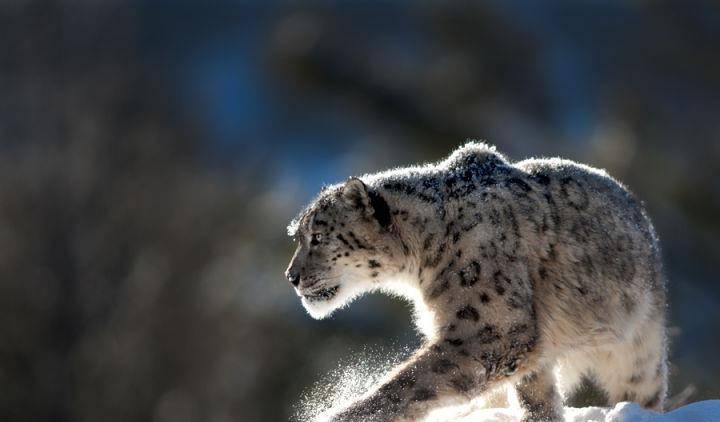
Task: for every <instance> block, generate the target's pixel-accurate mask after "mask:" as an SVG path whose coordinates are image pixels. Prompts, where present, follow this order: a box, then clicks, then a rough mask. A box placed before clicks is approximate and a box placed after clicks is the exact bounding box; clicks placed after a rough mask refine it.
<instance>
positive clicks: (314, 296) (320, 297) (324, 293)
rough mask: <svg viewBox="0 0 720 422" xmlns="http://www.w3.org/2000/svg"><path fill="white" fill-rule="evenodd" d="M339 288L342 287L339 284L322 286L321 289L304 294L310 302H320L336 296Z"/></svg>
mask: <svg viewBox="0 0 720 422" xmlns="http://www.w3.org/2000/svg"><path fill="white" fill-rule="evenodd" d="M338 289H340V285H339V284H338V285H335V286H332V287H324V288H322V289H320V290H316V291H314V292H312V293H308V294H303V297H304V298H305V300H307V301H308V302H320V301H325V300H330V299H332V298H333V297H334V296H335V294H336V293H337V291H338Z"/></svg>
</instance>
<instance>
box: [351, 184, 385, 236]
mask: <svg viewBox="0 0 720 422" xmlns="http://www.w3.org/2000/svg"><path fill="white" fill-rule="evenodd" d="M342 197H343V199H344V200H345V202H346V203H347V204H348V205H350V206H352V207H353V208H356V209H358V210H362V211H363V212H364V213H365V215H366V216H368V217H371V216H372V217H373V218H375V219H376V220H377V222H378V224H379V225H380V226H381V227H383V228H386V229H387V228H389V227H390V223H391V222H392V219H391V217H390V207H389V206H388V204H387V202H386V201H385V198H383V197H382V195H380V194H379V193H377V192H375V191H373V190H371V189H368V187H367V185H365V183H363V181H362V180H360V179H358V178H357V177H351V178H349V179H348V180H347V182H345V185H344V186H343V188H342Z"/></svg>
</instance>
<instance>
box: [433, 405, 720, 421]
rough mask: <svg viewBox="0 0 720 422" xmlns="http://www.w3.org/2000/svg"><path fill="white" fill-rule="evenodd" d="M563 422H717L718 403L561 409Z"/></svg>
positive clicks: (468, 415)
mask: <svg viewBox="0 0 720 422" xmlns="http://www.w3.org/2000/svg"><path fill="white" fill-rule="evenodd" d="M521 416H522V411H521V410H520V409H519V408H507V409H475V408H473V407H472V406H470V407H464V408H449V409H441V410H438V411H435V412H433V413H432V414H431V415H430V417H429V418H428V419H427V420H426V422H444V421H455V422H470V421H486V422H517V421H520V418H521ZM565 421H566V422H676V421H682V422H711V421H720V400H706V401H701V402H697V403H692V404H689V405H687V406H683V407H681V408H678V409H675V410H673V411H672V412H668V413H657V412H652V411H649V410H645V409H643V408H641V407H640V406H639V405H638V404H636V403H629V402H623V403H618V404H617V405H616V406H615V407H614V408H611V409H610V408H601V407H585V408H572V407H566V408H565Z"/></svg>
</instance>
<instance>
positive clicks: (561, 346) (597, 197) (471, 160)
mask: <svg viewBox="0 0 720 422" xmlns="http://www.w3.org/2000/svg"><path fill="white" fill-rule="evenodd" d="M288 234H289V235H290V236H292V238H294V240H295V241H296V242H297V250H296V251H295V254H294V256H293V257H292V260H291V262H290V265H289V267H288V269H287V271H286V274H285V275H286V277H287V278H288V280H289V281H290V283H291V284H292V286H293V288H294V289H295V291H296V293H297V294H298V295H299V296H300V298H301V301H302V304H303V306H304V308H305V309H306V310H307V312H308V313H309V314H310V315H311V316H312V317H314V318H317V319H320V318H325V317H327V316H329V315H330V314H332V313H333V311H335V310H337V309H338V308H342V307H344V306H346V305H348V304H349V303H350V302H351V301H352V300H353V299H354V298H357V297H359V296H361V295H363V294H365V293H368V292H373V291H381V292H388V293H391V294H395V295H399V296H401V297H404V298H407V299H408V300H409V301H410V302H411V303H412V304H413V308H414V314H415V316H414V321H415V324H416V326H417V327H418V329H419V331H420V332H421V333H422V336H423V338H424V343H423V345H422V346H421V347H420V348H419V349H418V350H417V351H416V352H415V353H414V354H413V355H412V356H411V357H410V358H409V359H408V360H407V361H406V362H404V363H403V364H401V365H399V366H398V367H397V368H394V369H393V370H392V371H391V373H390V374H389V375H388V377H387V378H386V379H385V380H384V381H383V382H381V383H380V384H379V385H377V386H376V387H375V388H373V389H372V390H371V391H370V392H368V393H367V394H365V395H364V396H363V397H361V398H359V399H357V401H355V402H354V403H352V404H351V405H349V406H347V407H346V408H344V409H340V410H338V411H336V413H335V414H334V415H332V416H331V417H330V420H332V421H400V420H419V419H422V418H424V417H426V416H427V415H428V413H429V412H431V411H432V410H434V409H436V408H440V407H444V406H448V405H459V404H463V403H468V402H469V401H470V400H473V399H475V398H482V397H490V396H491V394H492V392H493V391H498V389H502V388H505V389H506V390H509V391H515V394H516V395H515V397H516V398H517V399H516V402H518V403H519V404H520V405H521V407H522V408H523V409H524V412H523V415H524V416H523V417H524V420H526V421H557V420H560V419H561V415H562V405H563V403H564V402H565V403H567V400H568V399H569V398H570V397H572V396H573V394H574V393H575V392H576V390H577V389H578V388H579V386H581V385H582V384H583V383H584V382H587V381H588V380H590V381H592V383H593V384H594V385H595V386H596V387H598V388H599V391H600V392H601V393H602V397H603V398H604V399H603V400H604V401H606V403H605V404H606V405H612V404H614V403H617V402H621V401H634V402H637V403H639V404H640V405H641V406H643V407H645V408H648V409H653V410H658V411H660V410H662V408H663V402H664V399H665V395H666V391H667V360H666V354H667V352H666V351H667V344H666V343H667V340H666V329H665V318H666V316H665V313H666V290H665V279H664V275H663V271H662V266H661V256H660V255H661V254H660V249H659V243H658V237H657V235H656V232H655V230H654V228H653V225H652V223H651V221H650V219H649V217H648V216H647V213H646V211H645V209H644V206H643V205H642V204H641V203H640V202H639V201H638V199H636V198H635V196H634V195H633V194H632V193H631V192H630V191H629V190H628V189H627V188H626V187H625V186H624V185H622V184H621V183H620V182H618V181H616V180H615V179H613V178H612V177H610V176H609V175H608V174H607V173H606V172H605V171H604V170H599V169H596V168H592V167H590V166H587V165H583V164H579V163H576V162H573V161H570V160H566V159H560V158H532V159H526V160H524V161H519V162H511V161H510V160H509V159H508V158H506V157H505V156H504V155H503V154H501V153H500V152H498V151H497V150H496V149H495V147H492V146H489V145H488V144H486V143H482V142H474V141H473V142H469V143H467V144H465V145H464V146H461V147H460V148H458V149H456V150H455V151H454V152H452V153H451V155H450V156H449V157H447V158H446V159H444V160H442V161H439V162H437V163H433V164H426V165H421V166H413V167H407V168H397V169H393V170H389V171H384V172H380V173H376V174H366V175H363V176H360V177H350V178H349V179H347V181H345V182H344V183H339V184H336V185H332V186H327V187H325V188H323V189H322V191H321V192H320V194H319V195H318V196H317V198H316V199H315V200H314V201H312V203H311V204H310V205H309V206H307V208H305V209H304V210H303V211H302V212H301V213H300V214H299V216H298V217H297V218H295V219H294V220H293V221H292V222H291V223H290V225H289V226H288ZM508 386H510V387H508ZM513 388H514V390H513Z"/></svg>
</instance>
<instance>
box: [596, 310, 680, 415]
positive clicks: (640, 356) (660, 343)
mask: <svg viewBox="0 0 720 422" xmlns="http://www.w3.org/2000/svg"><path fill="white" fill-rule="evenodd" d="M595 357H596V361H595V362H596V363H595V366H594V368H593V370H594V373H595V375H596V377H597V381H598V383H599V384H600V386H601V387H602V388H603V389H604V390H605V391H606V392H607V394H608V398H609V400H610V403H617V402H621V401H632V402H636V403H639V404H640V405H641V406H642V407H644V408H646V409H651V410H657V411H662V410H663V404H664V401H665V395H666V393H667V360H666V346H665V328H664V322H663V321H662V318H659V319H652V318H651V319H648V320H646V321H645V323H644V324H642V325H641V326H640V327H638V330H637V331H636V332H635V335H633V336H630V338H629V339H628V340H627V341H625V342H621V343H618V344H615V345H612V346H609V347H607V348H603V349H602V350H599V351H598V352H597V353H596V356H595Z"/></svg>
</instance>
